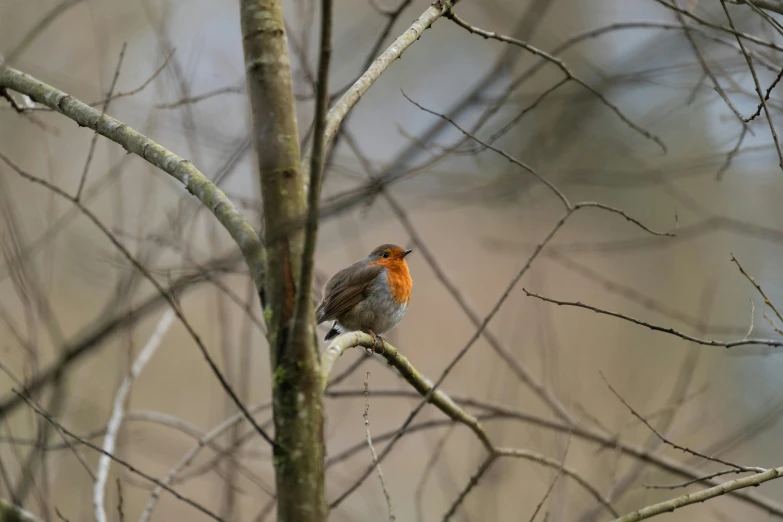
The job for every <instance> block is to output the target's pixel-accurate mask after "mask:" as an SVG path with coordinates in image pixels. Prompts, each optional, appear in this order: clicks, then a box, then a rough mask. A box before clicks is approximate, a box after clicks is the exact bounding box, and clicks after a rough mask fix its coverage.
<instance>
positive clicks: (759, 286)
mask: <svg viewBox="0 0 783 522" xmlns="http://www.w3.org/2000/svg"><path fill="white" fill-rule="evenodd" d="M731 261H732V262H733V263H734V264H735V265H737V268H739V271H740V273H742V275H744V276H745V278H746V279H747V280H748V281H750V284H752V285H753V286H754V287H755V288H756V290H757V291H758V293H759V294H761V297H763V298H764V304H765V305H767V306H769V307H770V308H771V309H772V311H773V312H775V315H776V316H778V319H780V320H781V321H783V316H782V315H780V312H779V311H778V309H777V307H776V306H775V303H773V302H772V300H771V299H770V298H769V297H767V294H765V293H764V290H762V289H761V285H759V284H758V283H757V282H756V280H755V279H753V276H751V275H750V274H748V273H747V272H746V271H745V269H744V268H742V265H741V264H740V262H739V261H737V258H736V257H734V254H731Z"/></svg>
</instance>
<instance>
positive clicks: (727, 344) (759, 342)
mask: <svg viewBox="0 0 783 522" xmlns="http://www.w3.org/2000/svg"><path fill="white" fill-rule="evenodd" d="M522 291H523V292H525V295H527V296H528V297H535V298H537V299H541V300H542V301H546V302H548V303H553V304H556V305H558V306H574V307H576V308H584V309H585V310H592V311H593V312H595V313H597V314H602V315H610V316H612V317H617V318H619V319H624V320H626V321H628V322H631V323H634V324H638V325H639V326H644V327H646V328H649V329H650V330H655V331H656V332H664V333H667V334H671V335H674V336H676V337H679V338H681V339H685V340H686V341H690V342H692V343H696V344H703V345H705V346H723V347H724V348H734V347H735V346H754V345H755V346H771V347H779V346H783V341H778V340H775V339H738V340H736V341H717V340H714V339H700V338H698V337H694V336H692V335H688V334H685V333H682V332H680V331H677V330H675V329H674V328H668V327H666V326H657V325H654V324H652V323H648V322H646V321H642V320H641V319H636V318H635V317H631V316H629V315H625V314H621V313H619V312H612V311H610V310H604V309H602V308H598V307H597V306H592V305H588V304H585V303H581V302H579V301H559V300H557V299H552V298H551V297H544V296H543V295H539V294H536V293H533V292H531V291H529V290H528V289H526V288H523V289H522Z"/></svg>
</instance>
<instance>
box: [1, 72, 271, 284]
mask: <svg viewBox="0 0 783 522" xmlns="http://www.w3.org/2000/svg"><path fill="white" fill-rule="evenodd" d="M0 71H1V73H0V88H7V89H10V90H13V91H16V92H18V93H21V94H25V95H27V96H29V97H30V99H32V100H33V101H34V102H37V103H40V104H42V105H45V106H47V107H49V108H50V109H52V110H54V111H57V112H59V113H60V114H62V115H63V116H66V117H67V118H70V119H72V120H73V121H75V122H76V123H78V124H79V125H80V126H82V127H88V128H90V129H92V130H93V131H95V132H97V133H98V134H100V135H102V136H104V137H106V138H108V139H110V140H112V141H113V142H115V143H118V144H119V145H122V147H123V148H124V149H125V150H127V151H128V152H129V153H132V154H136V155H137V156H139V157H141V158H142V159H144V160H145V161H147V162H149V163H151V164H152V165H154V166H156V167H158V168H159V169H161V170H162V171H164V172H166V173H168V174H169V175H171V176H172V177H173V178H175V179H176V180H178V181H179V182H180V183H182V184H183V185H185V187H186V188H187V189H188V191H189V192H190V193H191V194H193V195H194V196H196V197H197V198H198V199H199V200H200V201H201V202H202V203H203V204H204V205H206V207H207V208H208V209H209V210H210V211H211V212H212V213H213V214H214V215H215V217H217V219H218V221H220V223H221V224H222V225H223V227H225V229H226V230H227V231H228V233H229V234H231V237H232V238H233V239H234V241H236V243H237V245H239V248H240V250H241V251H242V255H243V256H244V258H245V262H246V263H247V266H248V267H249V268H250V274H251V276H252V277H253V281H254V282H255V283H256V286H257V287H258V288H260V287H261V283H262V282H263V273H264V264H263V250H262V245H261V241H260V239H259V237H258V234H256V231H255V230H254V229H253V227H252V226H251V225H250V223H249V222H248V221H247V220H246V219H245V217H244V216H243V215H242V213H241V212H239V210H237V208H236V207H235V206H234V204H233V203H232V202H231V200H229V199H228V197H226V195H225V194H224V193H223V191H222V190H220V189H219V188H218V187H217V186H215V184H213V183H212V182H211V181H210V180H209V179H208V178H207V177H206V176H204V174H202V173H201V171H199V170H198V169H197V168H196V167H194V166H193V164H192V163H190V162H189V161H187V160H185V159H183V158H181V157H180V156H177V155H176V154H174V153H173V152H170V151H169V150H167V149H165V148H164V147H162V146H161V145H159V144H158V143H156V142H154V141H153V140H151V139H149V138H148V137H146V136H144V135H143V134H141V133H139V132H137V131H135V130H133V129H132V128H130V127H128V126H127V125H125V124H124V123H122V122H121V121H119V120H117V119H115V118H112V117H110V116H106V115H102V114H101V111H99V110H97V109H94V108H92V107H90V106H89V105H87V104H86V103H83V102H81V101H79V100H77V99H76V98H74V97H73V96H71V95H69V94H66V93H64V92H63V91H60V90H58V89H55V88H54V87H52V86H50V85H47V84H45V83H43V82H41V81H40V80H37V79H36V78H33V77H32V76H30V75H29V74H26V73H23V72H21V71H18V70H16V69H14V68H12V67H8V66H2V69H0Z"/></svg>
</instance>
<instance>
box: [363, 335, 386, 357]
mask: <svg viewBox="0 0 783 522" xmlns="http://www.w3.org/2000/svg"><path fill="white" fill-rule="evenodd" d="M367 333H369V334H370V335H371V336H372V341H373V345H372V348H367V353H368V354H372V353H380V354H382V353H383V352H385V351H386V350H384V348H383V343H384V340H383V337H381V336H380V335H377V334H376V333H375V332H373V331H372V330H367Z"/></svg>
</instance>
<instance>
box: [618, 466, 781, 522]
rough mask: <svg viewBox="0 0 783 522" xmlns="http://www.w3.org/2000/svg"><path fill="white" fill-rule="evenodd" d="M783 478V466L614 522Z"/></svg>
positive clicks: (634, 520) (626, 521)
mask: <svg viewBox="0 0 783 522" xmlns="http://www.w3.org/2000/svg"><path fill="white" fill-rule="evenodd" d="M781 476H783V466H781V467H779V468H772V469H770V470H769V471H765V472H764V473H758V474H756V475H751V476H750V477H743V478H738V479H734V480H730V481H729V482H724V483H723V484H720V485H718V486H714V487H711V488H709V489H703V490H701V491H697V492H696V493H689V494H687V495H682V496H680V497H676V498H673V499H671V500H667V501H665V502H660V503H658V504H653V505H651V506H647V507H644V508H642V509H639V510H637V511H634V512H633V513H628V514H627V515H625V516H622V517H620V518H617V519H615V520H613V521H612V522H637V521H639V520H645V519H648V518H651V517H654V516H656V515H660V514H663V513H668V512H671V511H674V510H675V509H679V508H682V507H685V506H690V505H691V504H700V503H702V502H705V501H707V500H709V499H711V498H715V497H719V496H721V495H725V494H726V493H731V492H732V491H737V490H738V489H743V488H749V487H755V486H759V485H761V484H763V483H764V482H769V481H770V480H775V479H777V478H780V477H781Z"/></svg>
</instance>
